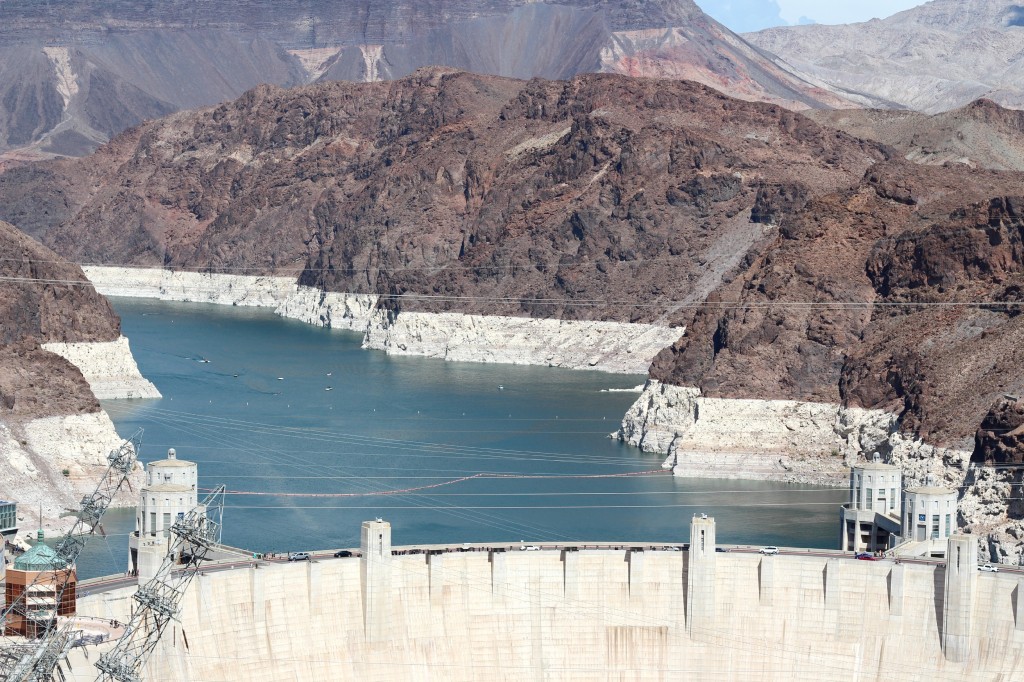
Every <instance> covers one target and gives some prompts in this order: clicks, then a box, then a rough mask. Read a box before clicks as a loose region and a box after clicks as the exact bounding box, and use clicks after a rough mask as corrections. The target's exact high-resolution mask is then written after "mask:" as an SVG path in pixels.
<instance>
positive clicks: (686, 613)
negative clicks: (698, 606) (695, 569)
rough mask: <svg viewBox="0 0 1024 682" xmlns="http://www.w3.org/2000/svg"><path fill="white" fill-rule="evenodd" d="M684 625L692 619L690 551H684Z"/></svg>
mask: <svg viewBox="0 0 1024 682" xmlns="http://www.w3.org/2000/svg"><path fill="white" fill-rule="evenodd" d="M682 579H683V626H684V627H685V626H686V623H688V622H689V621H690V552H688V551H686V552H683V575H682Z"/></svg>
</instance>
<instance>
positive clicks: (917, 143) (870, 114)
mask: <svg viewBox="0 0 1024 682" xmlns="http://www.w3.org/2000/svg"><path fill="white" fill-rule="evenodd" d="M806 114H807V116H809V117H810V118H813V119H814V120H815V121H817V122H818V123H821V124H822V125H827V126H830V127H833V128H839V129H840V130H843V131H845V132H847V133H850V134H851V135H853V136H854V137H861V138H864V139H868V140H876V141H878V142H882V143H884V144H887V145H891V146H892V147H894V148H895V149H897V150H898V151H899V152H900V153H901V154H903V156H904V158H906V159H907V160H909V161H913V162H914V163H921V164H926V165H933V166H941V165H942V164H945V163H963V164H966V165H968V166H972V167H980V168H989V169H992V170H1017V171H1020V170H1024V112H1022V111H1019V110H1016V109H1005V108H1003V107H1001V106H999V105H998V104H996V103H995V102H993V101H992V100H987V99H979V100H977V101H975V102H971V103H970V104H968V105H967V106H965V107H961V108H960V109H954V110H952V111H947V112H944V113H941V114H934V115H928V114H922V113H919V112H915V111H905V110H904V111H893V110H881V109H846V110H831V111H825V110H819V111H808V112H806Z"/></svg>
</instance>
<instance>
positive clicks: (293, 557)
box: [288, 552, 311, 561]
mask: <svg viewBox="0 0 1024 682" xmlns="http://www.w3.org/2000/svg"><path fill="white" fill-rule="evenodd" d="M310 558H311V557H310V556H309V552H288V561H309V560H310Z"/></svg>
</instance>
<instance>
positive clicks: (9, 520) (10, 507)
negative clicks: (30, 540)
mask: <svg viewBox="0 0 1024 682" xmlns="http://www.w3.org/2000/svg"><path fill="white" fill-rule="evenodd" d="M17 534H18V503H17V502H8V501H7V500H0V536H3V538H2V539H8V538H10V539H13V538H14V537H15V536H16V535H17Z"/></svg>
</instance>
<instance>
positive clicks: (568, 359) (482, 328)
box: [83, 266, 684, 374]
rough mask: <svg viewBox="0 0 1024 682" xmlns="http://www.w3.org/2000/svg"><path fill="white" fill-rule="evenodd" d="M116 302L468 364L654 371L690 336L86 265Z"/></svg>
mask: <svg viewBox="0 0 1024 682" xmlns="http://www.w3.org/2000/svg"><path fill="white" fill-rule="evenodd" d="M83 270H84V271H85V274H86V276H87V277H89V279H90V280H91V281H92V282H93V284H94V286H95V287H96V290H97V291H98V292H100V293H101V294H104V295H107V296H126V297H134V298H158V299H162V300H167V301H194V302H205V303H218V304H222V305H245V306H262V307H272V308H274V309H275V312H276V313H277V314H278V315H282V316H284V317H288V318H292V319H296V320H301V321H303V322H306V323H308V324H314V325H317V326H321V327H328V328H332V329H348V330H351V331H358V332H361V333H363V335H364V336H363V347H364V348H372V349H376V350H383V351H384V352H386V353H389V354H391V355H420V356H425V357H431V358H442V359H445V360H452V361H461V362H499V363H511V364H522V365H546V366H553V367H566V368H570V369H593V370H600V371H605V372H616V373H626V374H645V373H646V372H647V368H648V367H649V366H650V364H651V360H653V359H654V356H655V355H657V354H658V352H659V351H661V350H662V349H663V348H666V347H668V346H671V345H672V344H673V343H675V341H677V340H678V339H679V337H680V336H682V335H683V331H684V330H683V329H681V328H670V327H664V326H658V325H652V324H632V323H627V322H589V321H574V320H545V319H535V318H528V317H509V316H501V315H467V314H463V313H419V312H402V313H399V314H397V315H396V314H394V313H389V312H388V311H384V310H378V309H377V308H376V305H377V296H375V295H372V294H349V293H337V292H325V291H321V290H319V289H315V288H311V287H306V286H298V285H296V284H295V282H294V281H293V280H291V279H289V278H287V277H254V276H249V275H221V274H210V273H196V272H172V271H170V270H163V269H160V268H120V267H108V266H86V267H83Z"/></svg>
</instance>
